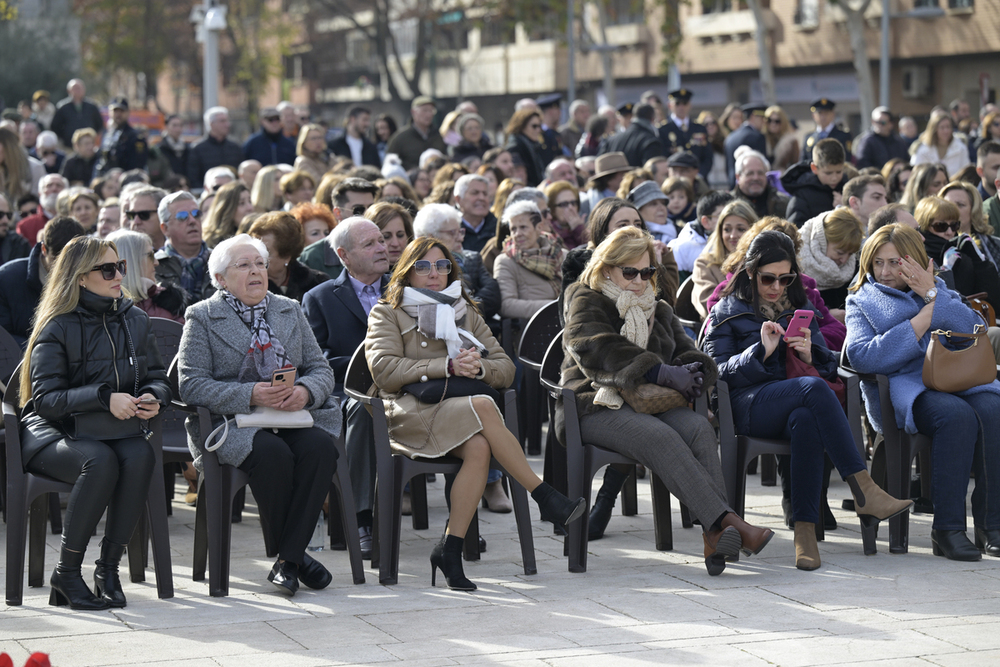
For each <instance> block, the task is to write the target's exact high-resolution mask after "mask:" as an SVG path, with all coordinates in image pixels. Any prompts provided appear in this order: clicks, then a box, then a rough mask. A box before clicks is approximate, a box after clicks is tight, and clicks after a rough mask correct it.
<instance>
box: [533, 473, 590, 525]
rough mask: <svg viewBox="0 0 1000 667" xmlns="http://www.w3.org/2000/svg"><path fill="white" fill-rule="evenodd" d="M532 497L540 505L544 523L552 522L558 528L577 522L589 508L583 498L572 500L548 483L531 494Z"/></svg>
mask: <svg viewBox="0 0 1000 667" xmlns="http://www.w3.org/2000/svg"><path fill="white" fill-rule="evenodd" d="M531 497H532V498H533V499H534V500H535V502H536V503H538V509H539V510H540V511H541V513H542V521H550V522H552V523H554V524H556V525H557V526H564V527H565V526H566V524H568V523H570V522H572V521H576V520H577V519H579V518H580V517H581V516H583V512H584V510H585V509H586V508H587V501H586V500H584V499H583V498H577V499H576V500H570V499H569V498H567V497H566V496H564V495H563V494H561V493H559V492H558V491H556V490H555V489H554V488H552V486H551V485H550V484H548V483H547V482H542V483H541V484H539V485H538V486H537V487H535V490H534V491H532V492H531Z"/></svg>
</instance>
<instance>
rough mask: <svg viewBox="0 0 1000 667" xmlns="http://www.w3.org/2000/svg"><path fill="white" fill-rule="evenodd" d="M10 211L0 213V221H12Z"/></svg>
mask: <svg viewBox="0 0 1000 667" xmlns="http://www.w3.org/2000/svg"><path fill="white" fill-rule="evenodd" d="M13 219H14V218H13V217H11V213H10V211H0V220H13Z"/></svg>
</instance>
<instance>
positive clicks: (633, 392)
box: [618, 382, 688, 415]
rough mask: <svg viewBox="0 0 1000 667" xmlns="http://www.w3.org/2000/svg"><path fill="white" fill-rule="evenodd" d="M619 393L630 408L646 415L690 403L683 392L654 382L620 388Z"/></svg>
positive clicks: (685, 405) (656, 413)
mask: <svg viewBox="0 0 1000 667" xmlns="http://www.w3.org/2000/svg"><path fill="white" fill-rule="evenodd" d="M618 394H619V395H620V396H621V397H622V400H623V401H625V402H626V403H628V404H629V407H630V408H632V409H633V410H635V411H636V412H639V413H641V414H644V415H658V414H660V413H661V412H668V411H670V410H673V409H674V408H683V407H687V405H688V400H687V399H686V398H684V395H683V394H681V392H679V391H677V390H676V389H671V388H670V387H661V386H660V385H658V384H653V383H652V382H643V383H642V384H640V385H637V386H635V387H633V388H632V389H620V390H618Z"/></svg>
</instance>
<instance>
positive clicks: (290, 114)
mask: <svg viewBox="0 0 1000 667" xmlns="http://www.w3.org/2000/svg"><path fill="white" fill-rule="evenodd" d="M277 110H278V115H279V116H280V117H281V133H282V134H284V135H285V137H287V138H288V139H289V140H291V142H292V144H293V145H294V144H295V141H296V140H297V139H298V138H299V114H298V112H297V111H296V110H295V105H294V104H292V103H291V102H288V101H287V100H286V101H281V102H278V106H277ZM292 162H294V160H293V161H292ZM292 162H289V163H288V164H292Z"/></svg>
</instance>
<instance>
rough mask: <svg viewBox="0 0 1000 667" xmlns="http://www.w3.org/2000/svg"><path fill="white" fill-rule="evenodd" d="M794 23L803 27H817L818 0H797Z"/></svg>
mask: <svg viewBox="0 0 1000 667" xmlns="http://www.w3.org/2000/svg"><path fill="white" fill-rule="evenodd" d="M795 25H797V26H798V27H800V28H804V29H810V28H816V27H819V0H799V6H798V7H797V8H796V9H795Z"/></svg>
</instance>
